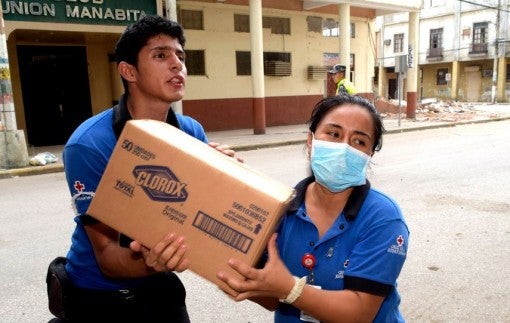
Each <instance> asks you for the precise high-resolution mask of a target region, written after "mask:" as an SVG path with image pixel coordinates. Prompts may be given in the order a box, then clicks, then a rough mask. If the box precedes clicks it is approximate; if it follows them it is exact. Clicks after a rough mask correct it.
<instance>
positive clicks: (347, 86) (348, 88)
mask: <svg viewBox="0 0 510 323" xmlns="http://www.w3.org/2000/svg"><path fill="white" fill-rule="evenodd" d="M346 70H347V69H346V68H345V65H340V64H336V65H335V66H333V68H332V69H330V70H329V71H328V73H329V74H330V75H331V77H332V78H333V81H334V82H335V84H336V95H338V94H350V95H353V94H356V92H357V91H356V88H355V87H354V84H352V83H351V82H349V81H348V80H347V79H346V78H345V71H346Z"/></svg>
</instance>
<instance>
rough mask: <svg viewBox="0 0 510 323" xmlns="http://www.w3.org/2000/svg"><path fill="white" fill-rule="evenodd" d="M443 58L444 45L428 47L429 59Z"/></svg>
mask: <svg viewBox="0 0 510 323" xmlns="http://www.w3.org/2000/svg"><path fill="white" fill-rule="evenodd" d="M442 58H443V47H437V48H429V49H427V59H428V60H429V61H432V60H440V59H442Z"/></svg>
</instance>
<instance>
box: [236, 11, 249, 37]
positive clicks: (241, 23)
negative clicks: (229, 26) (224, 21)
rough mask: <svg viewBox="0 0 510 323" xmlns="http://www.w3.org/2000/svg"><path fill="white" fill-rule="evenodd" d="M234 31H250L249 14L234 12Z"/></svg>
mask: <svg viewBox="0 0 510 323" xmlns="http://www.w3.org/2000/svg"><path fill="white" fill-rule="evenodd" d="M234 31H237V32H240V33H249V32H250V16H248V15H239V14H234Z"/></svg>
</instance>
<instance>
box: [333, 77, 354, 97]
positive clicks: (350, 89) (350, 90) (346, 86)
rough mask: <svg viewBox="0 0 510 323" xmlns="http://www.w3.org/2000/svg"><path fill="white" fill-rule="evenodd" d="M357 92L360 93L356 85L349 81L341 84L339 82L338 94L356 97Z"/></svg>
mask: <svg viewBox="0 0 510 323" xmlns="http://www.w3.org/2000/svg"><path fill="white" fill-rule="evenodd" d="M357 92H358V91H356V88H355V87H354V84H352V83H351V82H349V81H347V79H343V80H341V81H340V82H338V84H337V86H336V94H341V93H347V94H350V95H354V94H356V93H357Z"/></svg>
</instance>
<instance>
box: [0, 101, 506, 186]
mask: <svg viewBox="0 0 510 323" xmlns="http://www.w3.org/2000/svg"><path fill="white" fill-rule="evenodd" d="M470 106H471V108H470V109H472V112H469V113H447V114H442V115H441V116H436V115H430V114H421V113H417V115H416V119H414V120H410V119H406V118H405V114H404V115H402V116H401V118H400V119H399V118H398V117H397V116H394V115H383V123H384V127H385V128H386V135H389V134H392V133H401V132H409V131H417V130H426V129H433V128H439V127H453V126H457V125H462V124H471V123H479V122H490V121H499V120H506V119H510V105H509V104H499V105H498V104H496V105H492V104H476V105H470ZM306 132H307V126H306V125H305V124H302V125H290V126H277V127H267V128H266V133H265V134H263V135H254V134H253V129H239V130H229V131H217V132H208V133H207V137H208V139H209V141H214V142H218V143H221V144H225V145H229V146H231V148H232V149H234V150H236V151H246V150H254V149H259V148H268V147H276V146H283V145H293V144H304V142H305V139H306ZM62 149H63V146H47V147H29V148H28V154H29V158H31V157H33V156H35V155H36V154H38V153H41V152H50V153H52V154H54V155H55V156H57V157H58V159H59V160H58V161H57V162H56V163H52V164H48V165H45V166H28V167H23V168H16V169H8V170H0V179H2V178H10V177H17V176H28V175H37V174H45V173H54V172H61V171H63V164H62Z"/></svg>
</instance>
